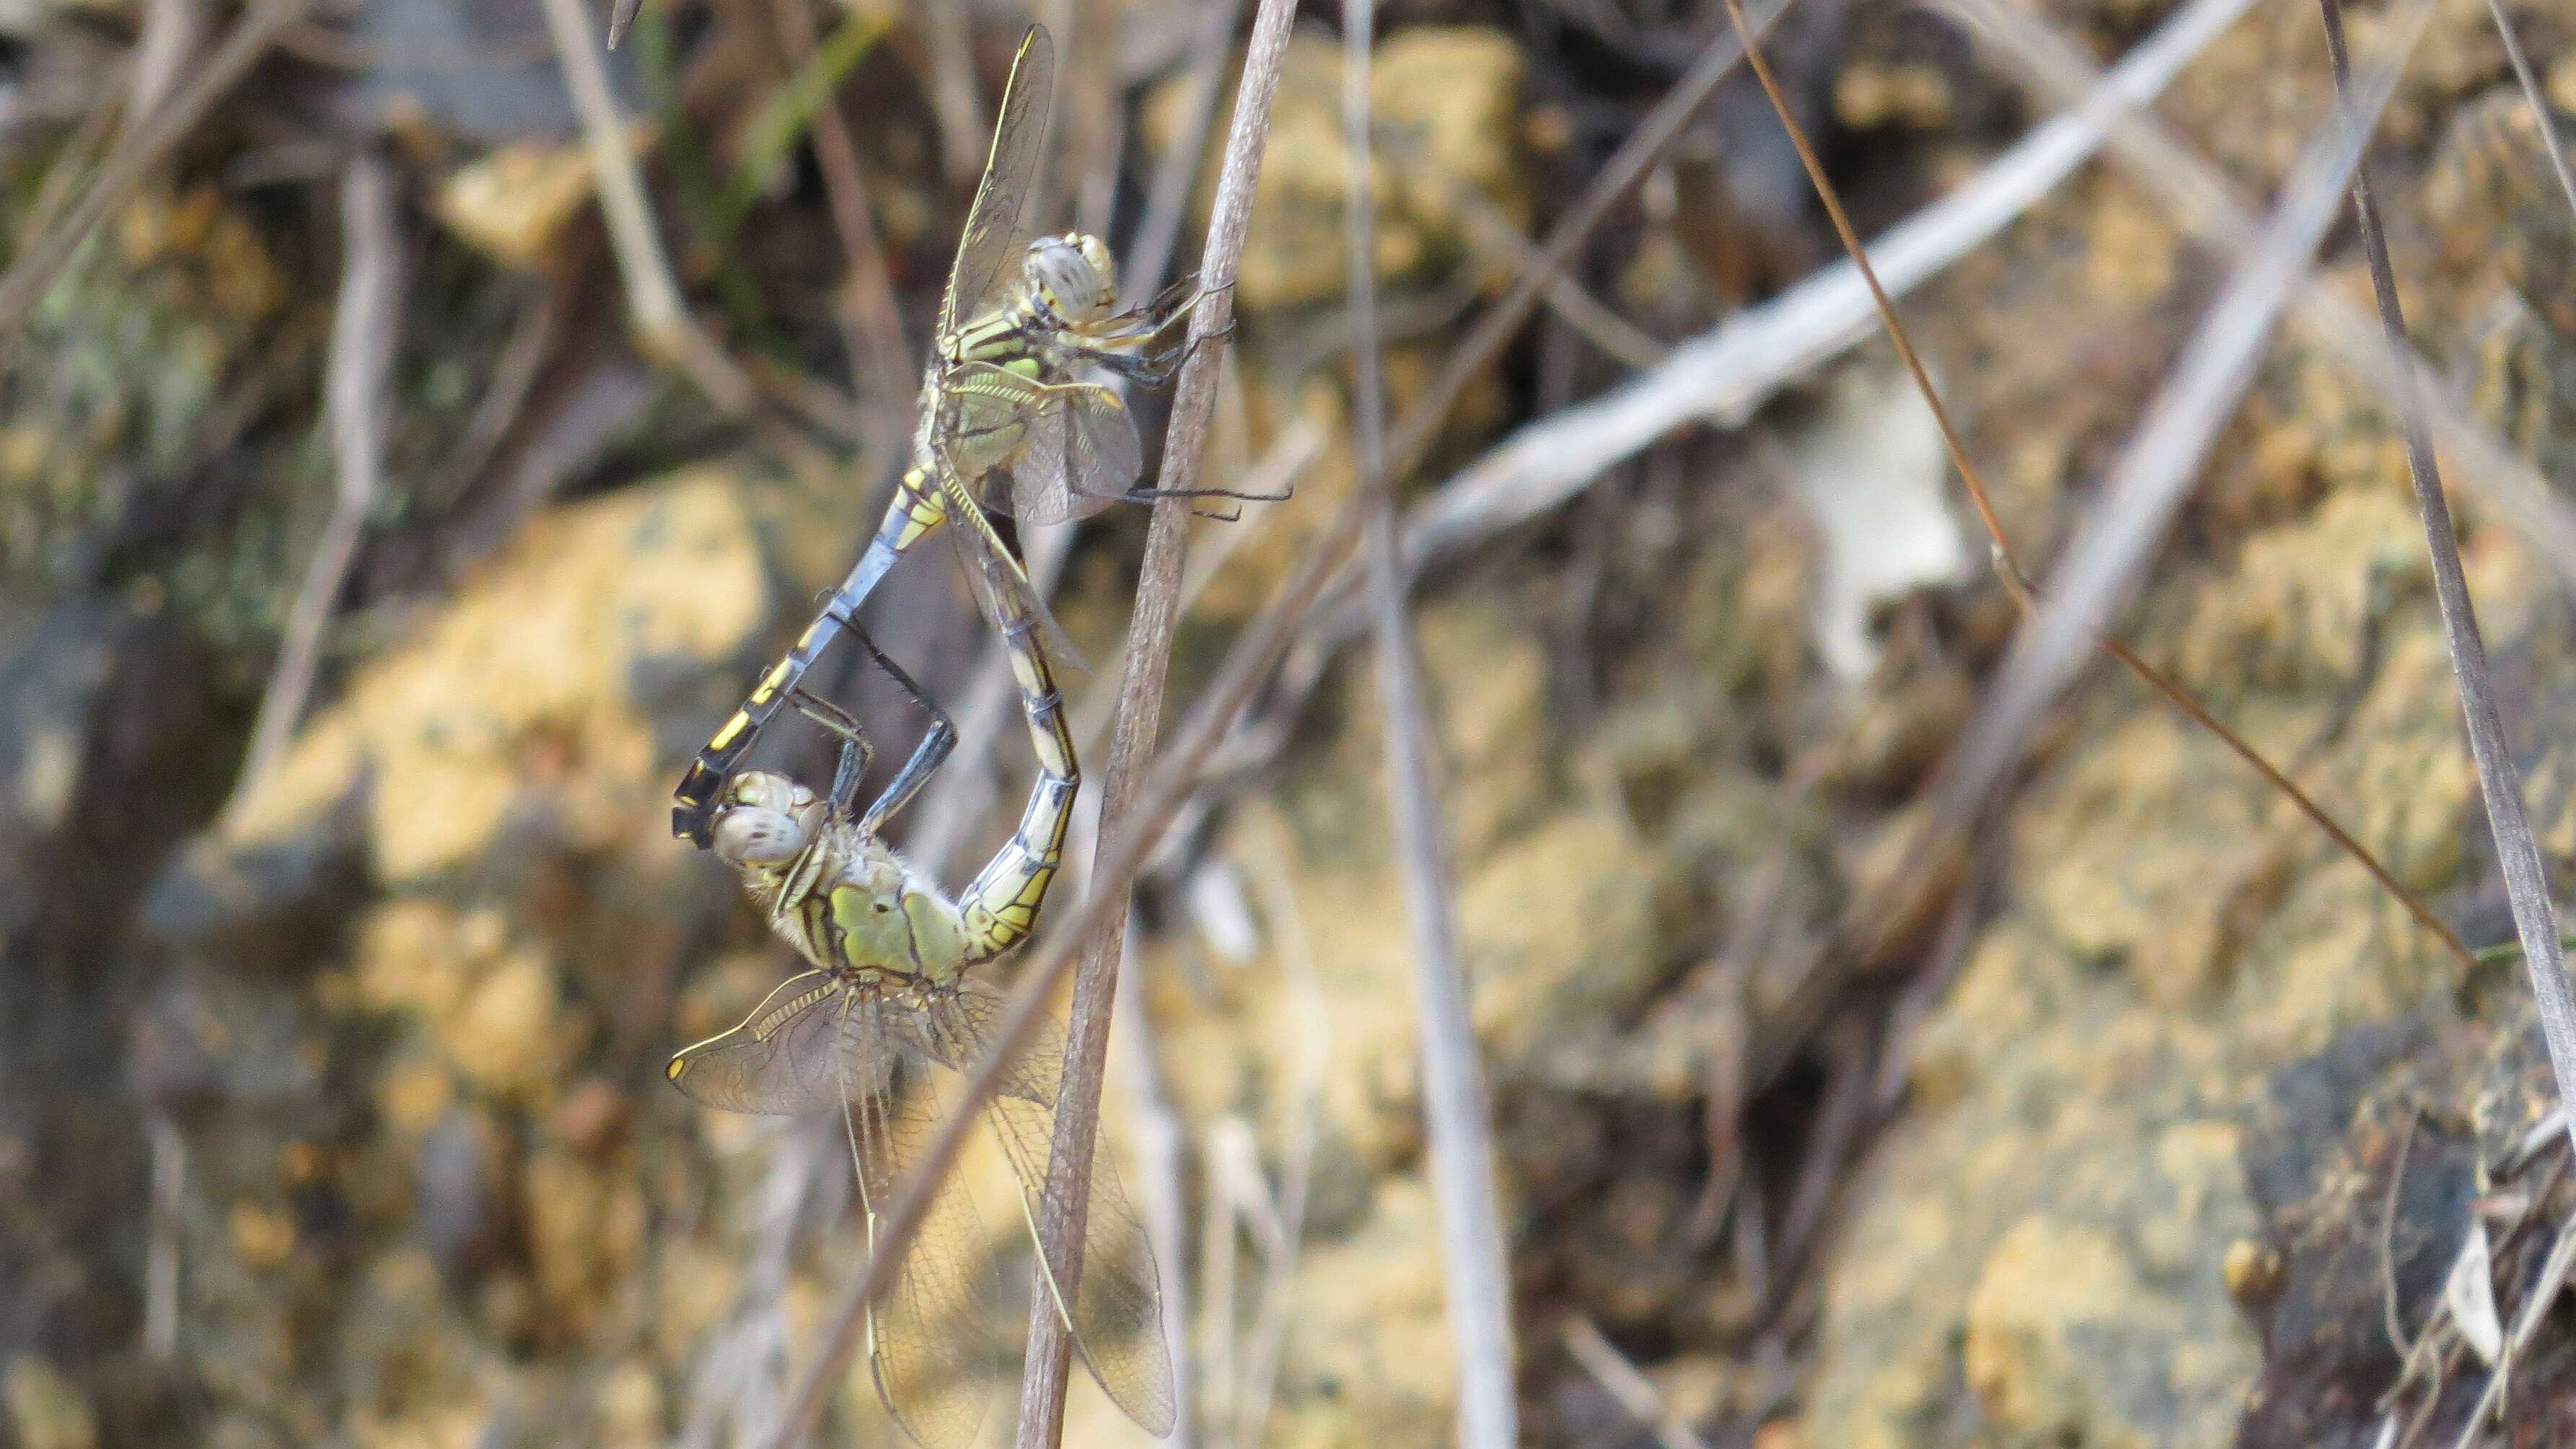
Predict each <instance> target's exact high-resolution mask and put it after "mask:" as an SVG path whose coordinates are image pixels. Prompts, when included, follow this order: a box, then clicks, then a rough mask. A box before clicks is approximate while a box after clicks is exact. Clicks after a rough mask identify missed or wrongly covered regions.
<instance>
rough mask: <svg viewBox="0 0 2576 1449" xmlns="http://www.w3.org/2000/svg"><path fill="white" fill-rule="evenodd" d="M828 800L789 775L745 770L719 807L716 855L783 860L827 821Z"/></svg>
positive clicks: (749, 862)
mask: <svg viewBox="0 0 2576 1449" xmlns="http://www.w3.org/2000/svg"><path fill="white" fill-rule="evenodd" d="M823 814H824V804H823V801H822V800H821V799H820V798H819V797H817V796H816V795H815V794H814V792H813V791H811V790H808V789H806V788H805V787H804V786H802V785H799V784H797V783H796V782H795V781H793V780H790V779H788V778H787V777H786V776H784V775H776V774H772V773H770V772H769V771H767V770H745V771H744V772H742V773H741V774H739V775H736V776H734V777H733V781H732V783H731V784H729V785H727V786H726V787H725V794H724V802H723V803H722V804H720V805H718V806H717V807H716V814H715V848H716V855H717V856H718V857H719V858H721V859H722V860H724V861H725V862H726V863H727V864H730V865H737V866H744V867H758V866H771V867H775V866H782V865H785V864H786V863H787V862H789V861H791V860H794V859H795V858H796V855H797V852H799V851H801V850H803V849H804V848H805V845H806V842H808V841H810V840H812V839H813V838H814V834H815V832H816V831H818V830H820V829H822V827H823Z"/></svg>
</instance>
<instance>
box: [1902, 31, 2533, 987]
mask: <svg viewBox="0 0 2576 1449" xmlns="http://www.w3.org/2000/svg"><path fill="white" fill-rule="evenodd" d="M2431 11H2432V3H2431V0H2409V3H2408V5H2407V7H2406V8H2405V10H2404V11H2402V12H2401V13H2400V15H2399V17H2398V21H2397V27H2396V31H2397V35H2398V37H2399V38H2400V42H2401V48H2400V53H2401V54H2403V53H2404V50H2405V49H2408V48H2411V47H2412V45H2413V42H2414V39H2415V37H2416V36H2417V35H2418V34H2419V33H2420V32H2421V31H2422V29H2423V25H2424V21H2425V20H2426V18H2427V17H2428V16H2429V15H2430V14H2431ZM2399 69H2400V67H2399V66H2398V65H2397V64H2394V63H2391V64H2387V65H2382V66H2380V67H2378V68H2377V69H2376V70H2375V72H2374V73H2373V75H2372V76H2371V78H2370V83H2369V85H2368V86H2366V87H2364V89H2363V91H2362V93H2361V97H2360V99H2358V100H2357V101H2355V102H2351V103H2347V104H2346V105H2345V106H2343V107H2341V108H2340V109H2339V110H2338V113H2337V116H2336V119H2335V122H2334V124H2333V125H2332V126H2331V127H2329V128H2328V129H2327V131H2326V132H2325V133H2324V134H2323V135H2322V136H2320V137H2319V138H2318V139H2317V140H2315V141H2313V142H2311V143H2310V145H2309V147H2308V149H2307V152H2306V154H2305V155H2304V156H2303V157H2302V158H2301V160H2300V163H2299V166H2298V169H2297V170H2296V171H2295V172H2294V173H2293V174H2292V176H2291V179H2290V182H2289V184H2288V186H2287V187H2286V188H2285V189H2284V192H2283V196H2282V200H2281V203H2280V206H2279V207H2278V209H2277V210H2276V211H2275V213H2274V217H2273V221H2272V223H2271V225H2270V227H2269V229H2268V231H2267V234H2266V235H2265V237H2264V240H2263V242H2262V244H2261V245H2260V246H2259V247H2258V248H2257V249H2256V251H2255V252H2254V254H2253V255H2252V256H2251V257H2249V258H2248V259H2247V260H2246V261H2245V262H2243V263H2242V264H2240V265H2239V266H2238V267H2237V268H2236V270H2235V271H2234V273H2232V274H2231V275H2230V276H2229V278H2228V281H2227V285H2226V286H2225V288H2224V289H2223V290H2222V291H2221V292H2220V294H2219V296H2218V298H2217V300H2216V301H2214V302H2213V303H2212V304H2211V305H2210V307H2209V308H2208V309H2207V310H2206V311H2205V312H2204V313H2203V314H2202V320H2201V323H2200V326H2199V327H2198V328H2197V329H2196V330H2195V331H2194V333H2193V335H2192V337H2191V339H2190V341H2189V342H2188V343H2186V344H2185V346H2184V349H2183V352H2182V355H2181V356H2180V357H2179V358H2177V359H2176V361H2175V363H2174V366H2173V369H2172V372H2171V373H2170V375H2169V376H2168V378H2167V380H2166V383H2165V385H2164V386H2163V387H2162V388H2161V389H2159V391H2158V394H2157V397H2156V399H2155V401H2154V403H2153V404H2152V405H2151V406H2150V407H2149V408H2148V411H2147V416H2146V419H2145V421H2144V422H2142V423H2141V424H2140V425H2139V427H2138V430H2137V432H2136V433H2135V434H2134V435H2133V436H2132V438H2131V439H2130V442H2129V445H2128V447H2127V448H2125V449H2124V450H2123V451H2122V453H2121V456H2120V458H2119V460H2118V462H2117V463H2116V464H2115V465H2114V467H2113V469H2112V471H2111V475H2110V478H2109V480H2108V482H2107V484H2106V486H2105V487H2104V488H2103V490H2102V495H2103V501H2102V504H2101V506H2100V507H2098V508H2097V509H2095V510H2094V511H2093V512H2092V513H2091V514H2090V515H2089V516H2088V517H2086V518H2085V520H2084V521H2083V523H2082V524H2081V526H2080V527H2079V528H2078V530H2077V533H2076V536H2075V539H2074V541H2073V542H2072V543H2071V544H2070V545H2069V546H2068V548H2067V550H2066V552H2065V554H2064V556H2063V557H2062V558H2061V559H2060V560H2059V562H2058V564H2057V566H2056V567H2055V568H2054V569H2053V570H2051V573H2050V579H2049V583H2048V587H2047V588H2045V589H2044V590H2042V591H2041V604H2040V608H2039V612H2038V614H2037V616H2036V617H2035V618H2034V619H2033V620H2032V621H2031V622H2030V623H2029V624H2027V625H2025V626H2024V627H2023V628H2022V629H2021V630H2020V631H2019V632H2018V633H2017V634H2016V636H2015V638H2014V642H2013V647H2012V650H2011V652H2010V653H2009V654H2007V655H2006V657H2005V660H2004V665H2003V668H2002V670H2001V672H2000V675H1999V677H1998V678H1997V680H1996V682H1995V684H1994V686H1993V687H1992V689H1991V690H1990V691H1989V693H1988V695H1987V698H1986V701H1985V704H1984V707H1983V708H1982V709H1981V710H1980V711H1979V712H1978V716H1977V718H1976V719H1975V720H1974V721H1972V722H1971V723H1970V725H1969V727H1968V730H1967V732H1966V734H1965V736H1964V737H1963V740H1962V742H1961V744H1960V746H1959V749H1958V752H1957V753H1956V754H1955V755H1954V756H1952V758H1951V760H1950V761H1949V763H1948V764H1947V765H1946V766H1945V767H1944V769H1943V771H1942V776H1941V779H1940V781H1939V782H1938V783H1937V784H1936V786H1935V787H1934V791H1933V797H1932V798H1933V805H1932V810H1931V813H1930V815H1929V816H1928V817H1927V821H1928V823H1927V825H1926V827H1925V833H1924V834H1923V835H1921V836H1919V837H1918V839H1920V840H1923V841H1925V842H1927V843H1928V844H1927V850H1929V851H1933V852H1939V851H1945V850H1947V849H1949V848H1950V845H1951V844H1954V843H1955V842H1956V841H1957V840H1959V839H1961V838H1963V837H1964V835H1965V833H1966V832H1967V830H1968V827H1969V826H1970V825H1971V824H1972V823H1973V822H1974V820H1975V819H1976V818H1977V816H1978V815H1979V814H1980V813H1981V812H1982V811H1983V809H1984V807H1985V803H1986V801H1987V799H1988V797H1989V796H1990V794H1991V793H1992V792H1993V791H1994V789H1995V788H1996V787H1997V786H1999V785H2000V784H2001V783H2002V782H2003V779H2004V777H2005V776H2006V774H2008V773H2009V772H2010V771H2011V770H2012V769H2013V768H2014V767H2015V766H2016V765H2017V764H2018V763H2019V761H2020V759H2021V755H2022V752H2023V750H2024V748H2025V747H2026V746H2027V745H2028V743H2029V740H2030V736H2031V732H2032V731H2033V730H2034V729H2035V728H2036V727H2037V725H2038V723H2039V719H2040V715H2041V713H2042V712H2043V711H2044V710H2045V709H2047V707H2048V706H2049V705H2050V703H2052V702H2053V701H2054V700H2055V699H2056V697H2057V695H2058V693H2059V691H2060V690H2062V689H2063V688H2064V687H2065V685H2066V684H2067V683H2068V681H2070V680H2071V679H2072V678H2073V677H2074V674H2075V671H2076V669H2077V667H2078V666H2080V665H2081V664H2082V662H2083V661H2084V659H2085V658H2086V657H2087V656H2088V655H2089V654H2090V653H2091V652H2092V648H2093V642H2094V640H2096V639H2098V638H2099V637H2101V635H2102V632H2103V630H2104V628H2105V627H2106V626H2107V625H2108V624H2109V623H2110V620H2111V617H2112V615H2113V614H2114V613H2115V612H2116V611H2117V610H2118V609H2119V607H2120V606H2121V604H2122V603H2124V602H2125V601H2126V599H2127V598H2128V596H2129V594H2130V592H2131V591H2132V590H2133V588H2134V587H2135V586H2136V584H2137V581H2138V579H2139V576H2140V575H2141V574H2142V573H2143V572H2144V570H2145V568H2146V566H2147V564H2148V563H2149V562H2150V561H2151V560H2152V559H2153V558H2154V556H2155V551H2156V547H2157V545H2158V544H2159V543H2160V542H2161V541H2162V539H2163V537H2164V533H2165V529H2166V527H2167V526H2168V525H2169V524H2170V523H2171V521H2172V519H2173V516H2174V514H2175V512H2176V511H2177V510H2178V509H2180V507H2181V506H2182V501H2183V499H2184V498H2185V497H2187V496H2188V495H2189V493H2190V489H2191V484H2192V482H2193V481H2194V480H2195V479H2196V478H2197V477H2198V476H2199V473H2200V469H2201V465H2202V463H2203V462H2204V461H2205V460H2206V458H2207V456H2208V450H2209V446H2210V444H2211V442H2212V441H2213V440H2214V439H2215V438H2216V436H2217V433H2218V429H2219V428H2220V427H2221V426H2222V425H2223V424H2224V423H2225V422H2226V421H2227V419H2228V417H2229V416H2230V415H2232V414H2233V413H2234V411H2235V408H2236V404H2237V401H2238V399H2239V398H2241V397H2242V396H2243V393H2244V389H2245V387H2246V385H2247V384H2248V383H2249V382H2250V381H2251V380H2252V378H2253V375H2254V369H2255V366H2256V365H2257V364H2258V363H2259V362H2260V361H2261V360H2262V357H2263V353H2264V351H2265V349H2266V347H2267V345H2268V343H2269V342H2270V340H2271V337H2272V332H2273V328H2274V324H2275V323H2276V322H2277V321H2278V320H2279V318H2280V315H2281V312H2282V310H2283V308H2284V307H2285V306H2286V305H2287V304H2288V300H2289V298H2290V296H2291V295H2292V294H2293V293H2294V291H2295V290H2296V286H2297V282H2298V279H2299V277H2300V275H2301V274H2303V273H2304V272H2306V271H2307V269H2308V267H2309V266H2310V257H2311V256H2312V255H2313V253H2314V252H2315V250H2316V246H2317V243H2318V242H2319V241H2320V240H2321V239H2322V238H2323V237H2324V235H2325V231H2326V228H2327V226H2329V225H2330V224H2331V223H2332V221H2333V219H2334V214H2335V210H2336V206H2335V202H2336V199H2337V198H2338V196H2339V195H2340V193H2341V192H2342V189H2343V186H2344V184H2345V181H2346V178H2348V177H2349V176H2350V175H2351V174H2352V169H2353V166H2354V165H2355V164H2356V163H2357V162H2358V161H2359V160H2360V158H2361V153H2362V149H2363V148H2364V147H2365V146H2366V145H2367V144H2368V141H2369V136H2370V131H2371V129H2372V127H2373V125H2374V124H2375V122H2376V120H2377V118H2378V116H2379V113H2380V110H2381V108H2382V107H2384V106H2385V105H2386V104H2387V101H2388V96H2389V94H2390V92H2391V91H2393V90H2394V89H2395V87H2396V83H2397V76H2398V73H2399ZM1915 875H1916V876H1917V878H1918V880H1919V879H1920V877H1921V876H1922V875H1923V873H1922V872H1919V871H1918V872H1915ZM1913 884H1915V882H1908V885H1909V886H1911V885H1913ZM1890 914H1891V915H1898V916H1901V915H1905V914H1909V913H1908V912H1906V911H1904V910H1902V909H1901V908H1900V909H1898V910H1896V911H1892V912H1890ZM2551 939H2552V940H2553V941H2554V940H2555V939H2556V938H2555V937H2554V936H2553V937H2552V938H2551Z"/></svg>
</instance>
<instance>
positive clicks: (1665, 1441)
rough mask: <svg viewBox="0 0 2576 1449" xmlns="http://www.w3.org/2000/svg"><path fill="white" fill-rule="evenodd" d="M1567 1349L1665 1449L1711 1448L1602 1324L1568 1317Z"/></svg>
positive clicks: (1603, 1389)
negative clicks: (1632, 1361)
mask: <svg viewBox="0 0 2576 1449" xmlns="http://www.w3.org/2000/svg"><path fill="white" fill-rule="evenodd" d="M1563 1337H1564V1339H1565V1351H1566V1352H1567V1353H1570V1354H1572V1355H1574V1361H1575V1362H1576V1363H1579V1364H1581V1365H1583V1371H1584V1372H1585V1373H1588V1374H1590V1375H1592V1381H1593V1382H1594V1383H1596V1384H1599V1385H1600V1386H1601V1389H1602V1392H1604V1393H1606V1394H1608V1395H1609V1396H1610V1397H1612V1398H1614V1399H1617V1400H1618V1401H1619V1407H1620V1408H1623V1409H1625V1410H1627V1411H1628V1412H1629V1413H1631V1414H1633V1415H1635V1416H1636V1419H1637V1422H1638V1423H1640V1424H1643V1425H1645V1426H1646V1427H1647V1428H1648V1429H1651V1430H1653V1431H1654V1435H1655V1442H1656V1443H1658V1444H1661V1445H1663V1446H1664V1449H1708V1441H1707V1440H1705V1439H1702V1438H1701V1437H1700V1436H1699V1433H1698V1431H1696V1430H1694V1429H1692V1428H1691V1426H1690V1425H1688V1424H1686V1423H1684V1422H1682V1419H1681V1416H1680V1415H1678V1414H1675V1413H1674V1412H1673V1411H1672V1410H1671V1409H1669V1408H1667V1407H1665V1405H1664V1396H1663V1395H1661V1394H1659V1393H1657V1392H1655V1386H1654V1384H1653V1383H1652V1382H1650V1381H1648V1379H1647V1378H1646V1376H1645V1375H1644V1374H1642V1373H1639V1372H1638V1371H1637V1366H1636V1365H1635V1364H1633V1363H1630V1362H1629V1361H1628V1356H1627V1355H1626V1354H1624V1353H1621V1352H1620V1351H1619V1346H1618V1345H1617V1344H1614V1343H1612V1342H1611V1341H1610V1340H1609V1339H1608V1338H1607V1337H1605V1336H1603V1334H1602V1332H1601V1329H1600V1326H1599V1325H1597V1324H1595V1323H1594V1322H1593V1321H1592V1320H1591V1319H1589V1318H1586V1317H1584V1316H1583V1315H1581V1314H1579V1313H1578V1314H1576V1315H1575V1316H1574V1317H1572V1318H1570V1319H1567V1320H1566V1324H1565V1332H1564V1334H1563Z"/></svg>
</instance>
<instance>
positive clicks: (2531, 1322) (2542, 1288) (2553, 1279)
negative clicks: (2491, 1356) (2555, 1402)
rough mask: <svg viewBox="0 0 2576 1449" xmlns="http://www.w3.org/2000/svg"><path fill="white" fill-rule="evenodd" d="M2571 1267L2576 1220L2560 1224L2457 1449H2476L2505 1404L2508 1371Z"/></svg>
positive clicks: (2573, 1265) (2574, 1258)
mask: <svg viewBox="0 0 2576 1449" xmlns="http://www.w3.org/2000/svg"><path fill="white" fill-rule="evenodd" d="M2571 1268H2576V1219H2570V1220H2569V1221H2567V1222H2564V1223H2561V1224H2559V1225H2558V1235H2557V1236H2556V1237H2554V1238H2552V1239H2551V1240H2550V1243H2549V1256H2548V1257H2547V1258H2545V1259H2543V1260H2542V1261H2541V1265H2540V1277H2539V1278H2538V1279H2536V1280H2535V1281H2534V1282H2533V1283H2532V1285H2531V1287H2530V1289H2529V1290H2528V1291H2527V1292H2526V1293H2525V1294H2524V1297H2523V1300H2522V1308H2521V1310H2520V1311H2519V1312H2517V1313H2516V1314H2515V1315H2514V1319H2513V1337H2512V1338H2511V1339H2510V1340H2509V1341H2508V1347H2507V1349H2506V1352H2505V1355H2504V1357H2503V1359H2502V1360H2500V1361H2499V1363H2498V1365H2497V1368H2496V1371H2495V1372H2494V1373H2492V1374H2489V1375H2488V1376H2487V1383H2486V1387H2485V1388H2484V1389H2483V1390H2481V1391H2480V1392H2479V1394H2478V1402H2477V1404H2476V1406H2475V1407H2473V1408H2471V1409H2470V1410H2469V1421H2468V1423H2466V1424H2464V1425H2462V1426H2461V1427H2460V1438H2459V1442H2458V1444H2457V1445H2456V1446H2455V1449H2475V1446H2476V1445H2477V1443H2478V1440H2479V1436H2480V1435H2481V1434H2482V1433H2483V1432H2484V1430H2485V1427H2486V1422H2487V1416H2488V1415H2490V1414H2493V1413H2495V1412H2496V1410H2497V1408H2498V1407H2499V1406H2501V1405H2502V1404H2503V1402H2504V1393H2505V1385H2506V1384H2507V1383H2508V1382H2510V1381H2511V1379H2512V1375H2511V1374H2510V1373H2508V1372H2507V1371H2506V1370H2507V1368H2508V1367H2509V1366H2510V1365H2511V1364H2512V1363H2513V1361H2514V1360H2515V1359H2517V1358H2519V1357H2521V1356H2522V1353H2523V1351H2524V1350H2525V1349H2527V1348H2529V1347H2530V1346H2531V1341H2532V1339H2533V1338H2534V1337H2536V1336H2537V1335H2538V1333H2539V1331H2540V1325H2541V1324H2542V1323H2544V1322H2546V1321H2547V1320H2548V1317H2549V1309H2550V1307H2551V1305H2553V1304H2555V1303H2556V1302H2557V1301H2558V1290H2559V1289H2560V1288H2562V1287H2564V1286H2566V1283H2567V1276H2568V1272H2569V1270H2570V1269H2571Z"/></svg>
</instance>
